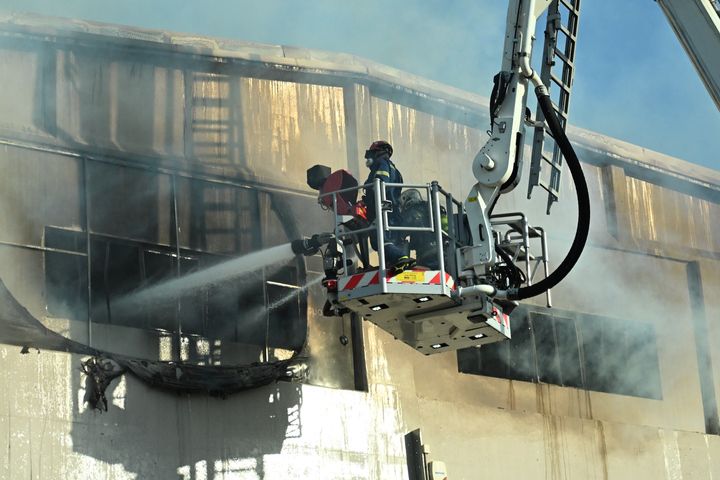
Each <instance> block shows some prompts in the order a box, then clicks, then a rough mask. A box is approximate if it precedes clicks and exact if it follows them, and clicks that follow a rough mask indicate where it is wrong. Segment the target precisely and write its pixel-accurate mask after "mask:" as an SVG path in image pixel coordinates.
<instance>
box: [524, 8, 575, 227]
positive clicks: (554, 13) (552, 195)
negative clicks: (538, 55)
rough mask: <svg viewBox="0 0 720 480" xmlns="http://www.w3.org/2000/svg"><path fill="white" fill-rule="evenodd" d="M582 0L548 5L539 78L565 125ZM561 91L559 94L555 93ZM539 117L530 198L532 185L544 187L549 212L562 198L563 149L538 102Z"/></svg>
mask: <svg viewBox="0 0 720 480" xmlns="http://www.w3.org/2000/svg"><path fill="white" fill-rule="evenodd" d="M580 2H581V0H553V2H552V3H551V4H550V7H549V8H548V13H547V25H546V27H545V46H544V48H543V63H542V69H541V71H540V78H541V79H542V81H543V83H544V84H545V85H546V86H547V87H548V89H549V90H550V95H551V96H552V97H553V107H554V108H555V111H556V112H557V115H558V118H559V119H560V124H561V125H562V127H563V129H565V128H566V127H567V120H568V112H569V109H570V94H571V92H572V84H573V79H574V77H575V45H576V43H577V34H578V24H579V23H580V22H579V20H580ZM554 67H557V68H554ZM558 74H559V76H558ZM558 91H559V95H554V93H555V92H558ZM536 119H537V121H538V122H542V126H536V127H535V134H534V136H533V148H532V160H531V163H530V176H529V181H528V198H530V197H531V195H532V191H533V187H536V186H540V187H542V188H543V189H544V190H545V191H546V192H547V193H548V200H547V210H546V212H547V213H548V214H549V213H550V208H551V207H552V205H553V203H555V202H557V201H558V200H559V198H560V174H561V173H562V153H561V152H560V147H559V146H558V144H557V143H556V142H555V141H554V139H552V134H551V133H550V131H549V130H548V129H547V125H545V123H544V122H545V116H544V115H543V113H542V111H541V110H540V107H539V106H538V108H537V113H536ZM546 134H547V136H548V137H550V139H549V140H548V142H547V143H549V144H551V145H552V147H551V149H552V154H549V152H547V151H546V150H545V148H544V147H545V143H546V142H545V140H546ZM548 147H550V145H548ZM546 165H547V166H549V167H550V175H549V178H547V177H548V176H547V175H545V176H544V177H545V178H542V177H543V176H541V174H540V173H541V171H542V170H543V167H544V166H546Z"/></svg>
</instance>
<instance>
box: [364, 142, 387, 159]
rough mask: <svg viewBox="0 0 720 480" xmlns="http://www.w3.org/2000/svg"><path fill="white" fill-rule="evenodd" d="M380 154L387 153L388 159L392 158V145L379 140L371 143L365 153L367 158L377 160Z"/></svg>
mask: <svg viewBox="0 0 720 480" xmlns="http://www.w3.org/2000/svg"><path fill="white" fill-rule="evenodd" d="M379 153H387V155H388V157H392V154H393V148H392V145H390V144H389V143H388V142H386V141H385V140H377V141H375V142H373V143H371V144H370V146H369V147H368V149H367V150H366V151H365V158H375V157H376V156H377V155H378V154H379Z"/></svg>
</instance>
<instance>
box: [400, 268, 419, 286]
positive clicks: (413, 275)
mask: <svg viewBox="0 0 720 480" xmlns="http://www.w3.org/2000/svg"><path fill="white" fill-rule="evenodd" d="M395 279H396V280H399V281H401V282H415V283H417V282H419V283H422V282H424V281H425V273H424V272H414V271H412V270H407V271H405V272H401V273H398V274H397V275H395Z"/></svg>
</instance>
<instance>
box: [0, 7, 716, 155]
mask: <svg viewBox="0 0 720 480" xmlns="http://www.w3.org/2000/svg"><path fill="white" fill-rule="evenodd" d="M1 3H2V7H3V8H5V9H7V10H17V11H31V12H37V13H43V14H48V15H58V16H64V17H70V18H83V19H88V20H96V21H103V22H109V23H118V24H126V25H133V26H139V27H144V28H153V29H162V30H170V31H183V32H188V33H193V34H200V35H207V36H210V37H224V38H232V39H237V40H243V41H254V42H262V43H268V44H273V45H278V44H283V45H292V46H298V47H302V48H313V49H320V50H334V51H337V52H342V53H350V54H354V55H358V56H361V57H364V58H368V59H371V60H373V61H377V62H380V63H382V64H385V65H390V66H392V67H395V68H399V69H401V70H404V71H408V72H411V73H414V74H417V75H421V76H424V77H427V78H430V79H433V80H437V81H440V82H443V83H445V84H448V85H452V86H455V87H459V88H462V89H465V90H468V91H472V92H475V93H479V94H481V95H484V96H488V95H489V92H490V88H491V87H492V83H491V82H492V76H493V74H494V73H496V72H497V70H499V68H500V60H501V51H502V42H503V37H504V33H505V20H506V6H507V4H506V2H495V1H491V0H484V1H480V2H473V1H471V0H461V1H459V2H453V4H452V6H451V7H448V5H447V3H446V2H441V1H438V0H432V1H426V2H413V1H411V0H391V1H380V0H370V1H369V2H362V3H353V2H334V1H332V0H316V1H313V2H302V3H298V2H287V1H280V0H276V1H273V2H263V3H257V2H251V1H249V0H245V1H232V0H220V1H217V2H214V3H213V7H212V8H208V7H207V6H206V5H205V4H199V3H198V4H194V3H185V4H183V5H182V6H178V5H176V4H175V2H172V1H170V0H160V1H157V2H153V3H152V4H148V3H147V2H140V1H139V0H134V1H130V2H123V3H117V2H110V1H91V0H76V1H74V2H62V3H59V2H50V1H48V0H3V1H2V2H1ZM620 12H621V13H620ZM317 25H321V26H322V27H321V28H314V27H313V26H317ZM608 25H611V26H613V27H612V28H608ZM538 31H539V33H538V40H537V41H536V50H539V49H540V47H541V45H542V44H541V41H542V19H541V22H540V27H539V29H538ZM648 39H650V40H648ZM577 48H578V53H577V65H578V68H577V70H576V79H575V82H574V91H573V100H572V109H571V121H572V122H573V123H574V124H576V125H578V126H582V127H585V128H589V129H592V130H595V131H599V132H603V133H606V134H610V135H614V136H618V137H619V138H623V139H626V140H628V141H630V142H633V143H637V144H640V145H644V146H647V147H649V148H653V149H655V150H657V151H665V152H668V153H670V154H673V155H675V156H678V157H680V158H685V159H688V160H690V161H693V162H695V163H698V164H701V165H706V166H710V167H715V166H716V165H717V161H718V156H717V153H716V152H720V140H719V139H718V138H716V137H717V136H715V135H713V133H714V132H715V131H718V130H719V129H720V115H718V112H717V111H716V110H715V109H714V108H713V106H712V102H710V101H709V100H708V97H707V93H706V92H705V90H704V88H703V87H702V84H701V83H700V82H699V80H698V79H697V75H696V73H695V71H694V69H693V67H692V65H691V64H690V62H689V61H688V59H687V58H686V56H685V53H684V52H683V50H682V48H681V46H680V44H679V42H678V41H677V39H676V38H675V37H674V34H673V33H672V31H671V29H670V27H669V25H668V22H667V21H666V19H665V18H664V17H663V15H662V13H661V10H660V8H659V7H657V6H656V5H654V4H647V5H646V4H642V5H640V4H638V5H628V4H627V2H624V1H623V0H608V1H605V2H587V4H583V15H582V20H581V24H580V35H579V43H578V47H577ZM667 91H673V92H676V93H678V94H677V95H670V96H668V95H666V92H667ZM658 99H662V101H659V100H658ZM677 118H693V119H694V121H693V122H677V121H675V120H674V119H677ZM697 125H703V126H704V128H697V127H696V126H697ZM713 127H714V128H713ZM708 152H711V153H708Z"/></svg>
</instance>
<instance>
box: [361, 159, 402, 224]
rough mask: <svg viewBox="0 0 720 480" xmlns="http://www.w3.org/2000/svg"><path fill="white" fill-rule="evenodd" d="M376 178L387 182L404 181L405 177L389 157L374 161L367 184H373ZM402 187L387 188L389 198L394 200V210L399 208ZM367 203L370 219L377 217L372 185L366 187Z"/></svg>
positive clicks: (364, 198)
mask: <svg viewBox="0 0 720 480" xmlns="http://www.w3.org/2000/svg"><path fill="white" fill-rule="evenodd" d="M376 178H379V179H380V180H382V181H383V182H385V183H403V177H402V174H401V173H400V170H398V169H397V167H396V166H395V164H394V163H393V162H392V161H391V160H390V159H389V158H382V159H378V160H376V161H375V163H373V166H372V167H371V168H370V175H368V178H367V180H365V184H368V183H369V184H372V183H373V182H374V181H375V179H376ZM401 190H402V189H401V188H400V187H390V188H388V189H387V190H386V192H387V200H389V201H390V202H392V204H393V210H397V208H398V205H399V200H400V193H401ZM363 201H364V202H365V205H367V207H368V219H369V220H370V221H372V220H374V219H375V192H374V191H373V188H372V187H367V188H365V196H364V197H363Z"/></svg>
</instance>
